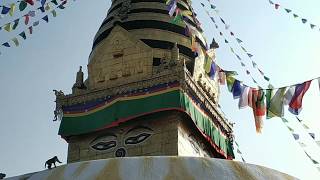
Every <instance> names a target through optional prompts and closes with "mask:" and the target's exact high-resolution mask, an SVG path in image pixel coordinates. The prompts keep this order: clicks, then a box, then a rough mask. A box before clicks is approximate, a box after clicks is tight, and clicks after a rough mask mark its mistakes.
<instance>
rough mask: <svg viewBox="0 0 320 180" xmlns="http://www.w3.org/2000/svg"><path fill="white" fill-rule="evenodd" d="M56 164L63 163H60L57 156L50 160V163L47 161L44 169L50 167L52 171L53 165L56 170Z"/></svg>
mask: <svg viewBox="0 0 320 180" xmlns="http://www.w3.org/2000/svg"><path fill="white" fill-rule="evenodd" d="M56 162H58V163H62V162H61V161H59V159H58V157H57V156H55V157H53V158H51V159H49V160H48V161H46V163H45V164H44V167H45V168H46V167H47V166H48V169H51V166H52V164H53V165H54V167H55V168H56V167H57V166H56Z"/></svg>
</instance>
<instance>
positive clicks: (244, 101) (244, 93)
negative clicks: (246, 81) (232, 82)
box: [238, 86, 250, 109]
mask: <svg viewBox="0 0 320 180" xmlns="http://www.w3.org/2000/svg"><path fill="white" fill-rule="evenodd" d="M241 88H242V90H241V96H240V100H239V104H238V107H239V108H240V109H241V108H245V107H247V106H248V93H249V90H250V88H249V87H247V86H242V87H241Z"/></svg>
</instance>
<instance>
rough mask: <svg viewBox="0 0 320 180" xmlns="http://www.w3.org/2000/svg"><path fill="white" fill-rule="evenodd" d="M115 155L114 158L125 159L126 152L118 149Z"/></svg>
mask: <svg viewBox="0 0 320 180" xmlns="http://www.w3.org/2000/svg"><path fill="white" fill-rule="evenodd" d="M115 155H116V157H125V156H126V150H125V149H124V148H119V149H117V151H116V153H115Z"/></svg>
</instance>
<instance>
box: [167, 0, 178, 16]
mask: <svg viewBox="0 0 320 180" xmlns="http://www.w3.org/2000/svg"><path fill="white" fill-rule="evenodd" d="M176 8H177V2H176V0H173V1H171V2H170V3H169V5H168V11H169V15H170V16H173V14H174V12H175V11H176Z"/></svg>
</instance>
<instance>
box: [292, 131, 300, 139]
mask: <svg viewBox="0 0 320 180" xmlns="http://www.w3.org/2000/svg"><path fill="white" fill-rule="evenodd" d="M292 135H293V138H294V140H299V137H300V136H299V134H296V133H293V134H292Z"/></svg>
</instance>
